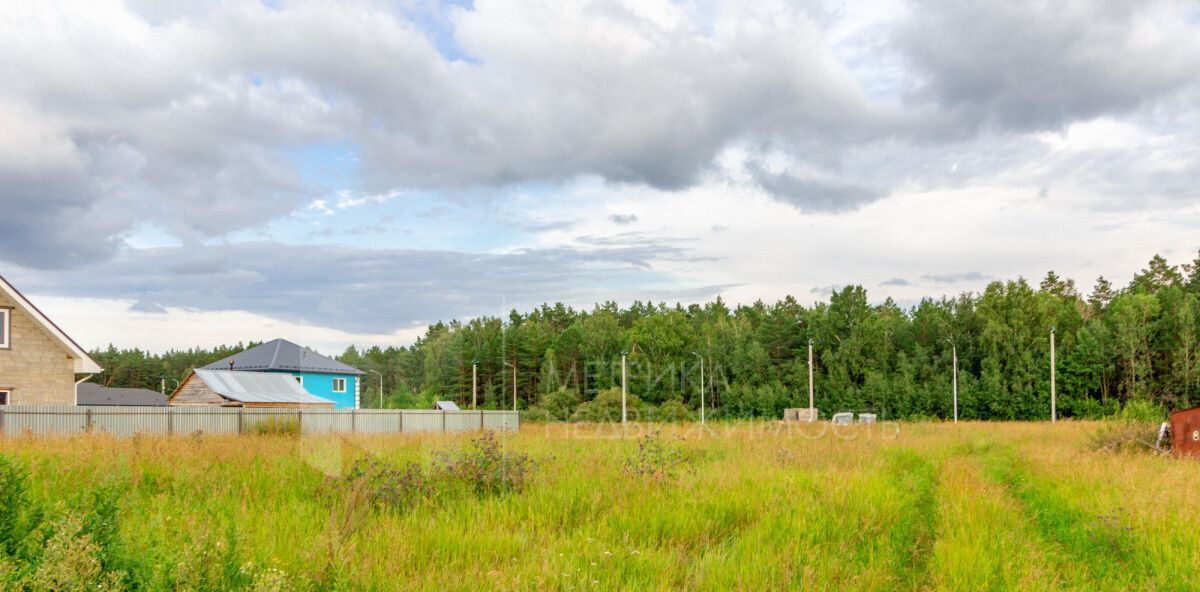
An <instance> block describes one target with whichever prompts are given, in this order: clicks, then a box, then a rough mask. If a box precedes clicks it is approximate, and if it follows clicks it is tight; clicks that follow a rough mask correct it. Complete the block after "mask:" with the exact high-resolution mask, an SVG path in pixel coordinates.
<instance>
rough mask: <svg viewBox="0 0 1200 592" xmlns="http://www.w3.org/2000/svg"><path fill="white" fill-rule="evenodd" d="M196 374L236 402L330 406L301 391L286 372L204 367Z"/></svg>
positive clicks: (212, 387) (220, 393)
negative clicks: (242, 370) (275, 372)
mask: <svg viewBox="0 0 1200 592" xmlns="http://www.w3.org/2000/svg"><path fill="white" fill-rule="evenodd" d="M195 373H196V378H199V379H200V380H202V381H204V384H206V385H208V388H210V389H212V391H213V392H214V393H217V394H218V395H221V396H222V397H225V398H226V399H229V400H232V401H238V402H239V403H303V404H308V405H333V401H330V400H329V399H322V398H321V397H318V396H316V395H313V394H311V393H309V392H308V391H306V390H304V387H302V386H300V383H298V382H296V379H294V378H292V377H291V376H288V375H286V374H272V373H270V372H239V371H236V370H205V369H203V368H198V369H196V370H195Z"/></svg>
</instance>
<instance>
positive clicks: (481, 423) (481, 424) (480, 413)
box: [479, 409, 483, 430]
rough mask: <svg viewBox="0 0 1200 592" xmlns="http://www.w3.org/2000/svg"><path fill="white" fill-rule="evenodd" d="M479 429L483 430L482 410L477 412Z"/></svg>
mask: <svg viewBox="0 0 1200 592" xmlns="http://www.w3.org/2000/svg"><path fill="white" fill-rule="evenodd" d="M479 429H481V430H482V429H483V410H482V409H480V410H479Z"/></svg>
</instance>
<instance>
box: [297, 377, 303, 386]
mask: <svg viewBox="0 0 1200 592" xmlns="http://www.w3.org/2000/svg"><path fill="white" fill-rule="evenodd" d="M296 382H297V383H299V384H300V386H304V377H303V376H297V377H296Z"/></svg>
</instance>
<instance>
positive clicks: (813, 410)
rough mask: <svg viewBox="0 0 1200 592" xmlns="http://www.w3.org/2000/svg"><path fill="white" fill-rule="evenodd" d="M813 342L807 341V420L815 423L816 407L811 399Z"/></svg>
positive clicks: (810, 339)
mask: <svg viewBox="0 0 1200 592" xmlns="http://www.w3.org/2000/svg"><path fill="white" fill-rule="evenodd" d="M812 346H813V340H812V338H811V337H810V338H809V339H808V420H809V421H817V405H816V402H815V400H814V398H813V355H812Z"/></svg>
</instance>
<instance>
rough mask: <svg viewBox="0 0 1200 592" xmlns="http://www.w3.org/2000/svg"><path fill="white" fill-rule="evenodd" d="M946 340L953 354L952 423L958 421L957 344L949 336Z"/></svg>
mask: <svg viewBox="0 0 1200 592" xmlns="http://www.w3.org/2000/svg"><path fill="white" fill-rule="evenodd" d="M946 341H947V342H948V343H949V344H950V352H951V354H952V355H953V356H954V379H953V382H954V423H958V346H956V345H955V344H954V340H953V339H950V338H949V337H947V338H946Z"/></svg>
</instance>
